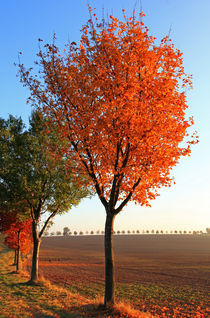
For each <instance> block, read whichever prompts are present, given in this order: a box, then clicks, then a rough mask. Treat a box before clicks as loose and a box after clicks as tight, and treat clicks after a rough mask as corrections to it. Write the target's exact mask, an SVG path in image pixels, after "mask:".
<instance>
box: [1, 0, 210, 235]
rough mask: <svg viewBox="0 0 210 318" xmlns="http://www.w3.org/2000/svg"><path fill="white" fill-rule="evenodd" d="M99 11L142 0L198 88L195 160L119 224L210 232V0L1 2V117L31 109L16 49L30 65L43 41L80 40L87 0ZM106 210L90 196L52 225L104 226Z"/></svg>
mask: <svg viewBox="0 0 210 318" xmlns="http://www.w3.org/2000/svg"><path fill="white" fill-rule="evenodd" d="M87 2H88V3H89V4H90V5H91V6H92V7H96V8H97V11H96V12H98V15H99V16H100V14H101V12H102V8H104V10H105V14H113V15H114V16H116V17H119V18H120V17H121V14H122V12H121V10H122V9H125V10H126V12H127V14H128V15H129V14H130V13H131V12H132V10H133V8H134V5H135V3H136V8H137V9H139V8H141V9H142V10H143V11H144V13H145V14H146V17H145V18H144V23H145V24H146V26H147V27H148V28H149V30H150V34H151V35H154V36H155V37H157V38H158V39H161V38H162V37H163V36H165V35H167V34H168V33H169V32H170V37H171V39H172V41H173V43H174V44H175V46H176V47H177V48H179V49H180V50H181V51H182V52H183V54H184V55H183V59H184V66H185V70H186V72H187V73H191V74H193V86H194V89H193V91H191V92H189V94H188V103H189V112H188V114H190V115H191V114H192V115H193V116H194V119H195V128H196V129H197V131H198V133H199V136H200V142H199V144H197V145H195V146H194V147H193V151H192V155H191V157H190V158H184V159H183V160H181V161H180V164H179V165H178V166H177V167H175V169H174V170H173V175H174V177H175V181H176V185H173V186H172V187H171V188H166V189H162V190H161V191H160V197H158V198H157V199H156V200H155V201H152V202H151V204H152V207H151V208H144V207H140V206H137V205H133V204H132V203H130V204H129V205H128V206H127V207H126V208H124V210H123V211H122V212H121V213H120V215H118V216H117V218H116V222H115V229H116V230H118V229H119V230H123V229H124V230H128V229H130V230H137V229H139V230H151V229H155V230H156V229H158V230H205V228H206V227H210V1H209V0H199V1H197V0H184V1H183V0H141V1H136V0H115V1H113V0H91V1H90V0H89V1H86V0H77V1H75V0H44V1H43V0H30V1H28V0H18V1H17V0H7V1H1V2H0V39H1V43H2V44H1V50H0V75H1V76H0V117H3V118H5V119H6V118H7V117H8V114H12V115H16V116H21V117H22V118H23V120H24V121H25V122H26V123H27V122H28V117H29V116H30V112H31V108H30V106H28V105H26V98H27V96H28V93H29V92H28V90H27V89H26V88H23V87H22V84H21V83H19V79H18V78H17V77H16V73H17V69H16V68H15V66H14V62H17V57H18V52H20V51H21V52H23V55H22V62H23V63H24V64H25V65H26V66H28V67H30V66H32V64H33V61H34V60H35V59H36V53H37V52H38V42H37V39H38V38H41V39H43V40H44V42H50V41H51V39H52V35H53V33H54V32H55V33H56V35H57V44H58V45H60V46H63V45H64V44H65V43H66V42H68V41H69V40H70V41H75V42H78V41H79V38H80V29H81V27H82V25H83V24H85V22H86V21H87V19H88V18H89V16H88V10H87V7H86V3H87ZM104 221H105V211H104V208H103V206H102V205H101V202H99V200H98V198H93V199H91V200H88V199H86V200H84V201H83V202H82V203H81V204H80V205H79V206H78V207H77V208H74V209H72V210H71V211H69V212H68V213H67V214H66V215H65V216H62V217H56V219H55V225H54V226H53V227H52V229H51V231H57V230H62V229H63V227H64V226H69V228H70V229H71V230H73V231H74V230H77V231H80V230H82V231H85V230H89V231H90V230H98V229H100V230H103V229H104Z"/></svg>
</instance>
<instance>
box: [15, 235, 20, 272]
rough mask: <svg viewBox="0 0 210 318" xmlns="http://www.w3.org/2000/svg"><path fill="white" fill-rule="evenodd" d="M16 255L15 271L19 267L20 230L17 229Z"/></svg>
mask: <svg viewBox="0 0 210 318" xmlns="http://www.w3.org/2000/svg"><path fill="white" fill-rule="evenodd" d="M17 245H18V246H17V255H16V271H17V272H18V271H19V269H20V231H18V244H17Z"/></svg>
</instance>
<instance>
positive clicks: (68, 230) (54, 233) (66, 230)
mask: <svg viewBox="0 0 210 318" xmlns="http://www.w3.org/2000/svg"><path fill="white" fill-rule="evenodd" d="M206 233H207V234H210V229H208V228H207V229H206V232H203V231H185V230H184V231H177V230H174V231H173V230H171V231H163V230H160V231H159V230H151V231H150V230H146V231H145V230H142V231H140V230H136V231H135V230H132V231H130V230H127V231H125V230H122V231H120V230H117V231H113V234H118V235H119V234H193V235H202V234H206ZM89 234H90V235H94V234H96V235H100V234H101V235H104V231H100V230H97V231H85V232H83V231H72V232H71V231H70V229H69V228H67V227H65V228H64V229H63V233H62V232H61V231H57V232H50V233H49V232H46V233H45V236H54V235H56V236H61V235H63V236H69V235H89Z"/></svg>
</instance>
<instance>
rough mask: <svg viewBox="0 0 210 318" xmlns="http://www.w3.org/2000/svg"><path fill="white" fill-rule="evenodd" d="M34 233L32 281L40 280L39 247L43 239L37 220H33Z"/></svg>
mask: <svg viewBox="0 0 210 318" xmlns="http://www.w3.org/2000/svg"><path fill="white" fill-rule="evenodd" d="M32 235H33V243H34V247H33V256H32V266H31V279H30V282H36V281H37V280H38V261H39V247H40V243H41V239H40V238H39V234H38V230H37V224H36V222H35V221H33V222H32Z"/></svg>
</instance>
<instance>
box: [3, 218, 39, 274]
mask: <svg viewBox="0 0 210 318" xmlns="http://www.w3.org/2000/svg"><path fill="white" fill-rule="evenodd" d="M3 233H4V234H5V240H4V243H5V245H6V246H8V247H9V248H10V249H13V250H14V251H15V260H14V265H16V271H17V272H18V271H19V269H20V253H22V254H24V255H26V254H28V253H29V252H30V250H31V249H32V247H33V238H32V220H31V219H28V220H25V221H18V220H16V222H13V223H11V224H10V227H9V229H8V230H6V231H4V232H3Z"/></svg>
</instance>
